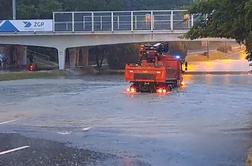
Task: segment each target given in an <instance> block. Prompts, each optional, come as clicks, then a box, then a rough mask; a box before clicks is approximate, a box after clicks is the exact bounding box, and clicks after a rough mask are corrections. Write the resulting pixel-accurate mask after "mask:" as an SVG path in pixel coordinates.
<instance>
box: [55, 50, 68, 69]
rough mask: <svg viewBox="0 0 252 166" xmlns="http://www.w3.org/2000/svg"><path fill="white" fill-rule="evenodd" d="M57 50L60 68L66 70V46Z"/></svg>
mask: <svg viewBox="0 0 252 166" xmlns="http://www.w3.org/2000/svg"><path fill="white" fill-rule="evenodd" d="M57 50H58V62H59V70H64V69H65V61H66V48H57Z"/></svg>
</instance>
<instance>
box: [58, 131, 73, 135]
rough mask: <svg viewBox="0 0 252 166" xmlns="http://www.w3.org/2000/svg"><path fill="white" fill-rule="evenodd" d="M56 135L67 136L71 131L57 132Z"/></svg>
mask: <svg viewBox="0 0 252 166" xmlns="http://www.w3.org/2000/svg"><path fill="white" fill-rule="evenodd" d="M57 133H58V134H60V135H69V134H72V131H62V132H60V131H59V132H57Z"/></svg>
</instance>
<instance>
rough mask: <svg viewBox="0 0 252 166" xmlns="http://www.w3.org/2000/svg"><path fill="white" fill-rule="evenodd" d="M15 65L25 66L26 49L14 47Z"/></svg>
mask: <svg viewBox="0 0 252 166" xmlns="http://www.w3.org/2000/svg"><path fill="white" fill-rule="evenodd" d="M16 65H18V66H26V65H27V47H26V46H16Z"/></svg>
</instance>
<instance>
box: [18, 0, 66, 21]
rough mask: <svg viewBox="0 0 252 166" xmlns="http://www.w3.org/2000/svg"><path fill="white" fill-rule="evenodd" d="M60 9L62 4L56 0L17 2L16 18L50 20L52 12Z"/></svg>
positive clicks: (24, 0)
mask: <svg viewBox="0 0 252 166" xmlns="http://www.w3.org/2000/svg"><path fill="white" fill-rule="evenodd" d="M61 9H62V4H61V3H60V2H58V1H57V0H19V1H17V18H18V19H30V18H33V19H45V18H52V12H53V11H58V10H61Z"/></svg>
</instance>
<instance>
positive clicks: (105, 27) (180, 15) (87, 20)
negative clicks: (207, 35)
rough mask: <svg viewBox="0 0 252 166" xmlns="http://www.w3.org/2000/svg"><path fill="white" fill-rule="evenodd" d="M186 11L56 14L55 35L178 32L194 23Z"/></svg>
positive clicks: (54, 18)
mask: <svg viewBox="0 0 252 166" xmlns="http://www.w3.org/2000/svg"><path fill="white" fill-rule="evenodd" d="M186 12H187V11H186V10H142V11H96V12H54V13H53V30H54V32H90V33H95V32H114V31H131V32H135V31H175V30H189V29H190V28H191V27H192V26H193V23H194V18H193V16H192V15H188V14H186Z"/></svg>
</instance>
